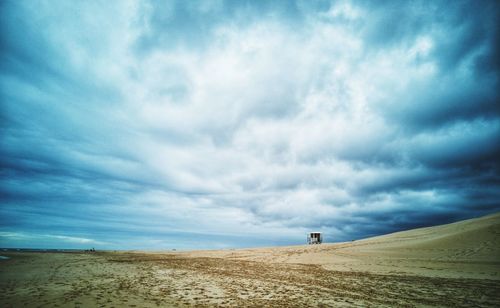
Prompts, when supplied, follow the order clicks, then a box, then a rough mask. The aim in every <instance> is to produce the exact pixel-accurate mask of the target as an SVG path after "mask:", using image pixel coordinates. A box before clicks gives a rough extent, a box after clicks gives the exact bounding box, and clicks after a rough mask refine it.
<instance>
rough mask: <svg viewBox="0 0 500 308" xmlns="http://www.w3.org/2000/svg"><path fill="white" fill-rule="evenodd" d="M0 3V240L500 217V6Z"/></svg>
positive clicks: (251, 240) (101, 242)
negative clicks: (499, 22)
mask: <svg viewBox="0 0 500 308" xmlns="http://www.w3.org/2000/svg"><path fill="white" fill-rule="evenodd" d="M0 5H1V18H0V23H1V24H0V26H1V27H0V60H1V61H0V89H1V93H0V98H1V106H0V119H1V123H0V134H1V135H0V155H1V157H2V159H1V161H0V177H1V184H0V201H1V206H0V246H13V247H14V246H15V247H21V246H31V247H34V246H37V245H38V246H44V247H60V246H67V247H87V246H89V245H93V246H96V247H108V248H151V249H161V248H176V247H177V248H196V247H200V248H201V247H203V248H209V247H229V246H232V247H237V246H257V245H274V244H294V243H301V242H302V241H303V238H304V234H305V232H307V231H308V230H310V229H315V230H320V231H323V232H325V234H326V238H327V239H328V240H330V241H337V240H351V239H358V238H362V237H366V236H371V235H377V234H382V233H387V232H392V231H397V230H404V229H410V228H414V227H421V226H428V225H434V224H440V223H447V222H451V221H455V220H458V219H465V218H470V217H475V216H479V215H483V214H487V213H491V212H495V211H498V210H499V209H500V203H499V202H498V200H499V197H500V196H499V190H498V184H499V183H500V167H499V160H498V158H497V157H500V142H499V141H498V140H500V104H499V95H498V88H499V76H498V72H499V62H498V61H499V60H498V59H499V58H500V56H499V38H498V37H499V35H498V29H499V28H500V27H499V26H498V20H499V18H498V17H499V15H500V12H499V8H500V6H499V5H498V3H497V2H495V1H474V2H473V1H455V2H452V3H450V2H445V1H442V2H441V1H433V2H423V1H408V2H405V1H383V2H381V1H377V2H366V1H333V2H330V1H313V2H310V1H290V2H284V1H236V2H235V1H200V2H183V1H163V2H156V1H152V2H143V1H141V2H136V1H120V2H118V1H117V2H98V1H97V2H85V3H78V4H75V3H71V4H69V3H66V2H64V1H61V2H38V1H32V2H14V1H4V2H2V3H1V4H0ZM270 234H271V236H270ZM180 242H182V243H183V244H180Z"/></svg>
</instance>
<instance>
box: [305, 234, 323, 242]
mask: <svg viewBox="0 0 500 308" xmlns="http://www.w3.org/2000/svg"><path fill="white" fill-rule="evenodd" d="M322 242H323V235H322V234H321V232H310V233H309V234H308V235H307V243H308V244H309V245H312V244H321V243H322Z"/></svg>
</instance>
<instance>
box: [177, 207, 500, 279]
mask: <svg viewBox="0 0 500 308" xmlns="http://www.w3.org/2000/svg"><path fill="white" fill-rule="evenodd" d="M183 255H185V256H189V257H211V258H227V259H235V260H248V261H259V262H271V263H300V264H318V265H321V266H323V267H324V268H326V269H331V270H348V271H368V272H373V273H390V274H418V275H424V276H437V277H468V278H488V279H500V213H497V214H494V215H489V216H485V217H481V218H476V219H469V220H465V221H460V222H456V223H452V224H447V225H441V226H435V227H428V228H420V229H414V230H409V231H403V232H397V233H392V234H388V235H383V236H377V237H372V238H368V239H364V240H358V241H353V242H347V243H337V244H322V245H303V246H291V247H276V248H256V249H242V250H233V251H228V250H222V251H221V250H219V251H193V252H186V253H184V254H183Z"/></svg>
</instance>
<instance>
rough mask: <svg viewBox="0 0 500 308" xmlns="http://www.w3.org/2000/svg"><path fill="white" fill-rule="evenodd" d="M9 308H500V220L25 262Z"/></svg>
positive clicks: (42, 256) (3, 283) (2, 302)
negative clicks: (252, 245)
mask: <svg viewBox="0 0 500 308" xmlns="http://www.w3.org/2000/svg"><path fill="white" fill-rule="evenodd" d="M2 255H4V256H8V257H10V259H7V260H1V261H0V292H1V294H2V296H1V297H0V306H1V307H22V306H25V307H165V306H166V307H171V306H175V307H182V306H222V307H235V306H253V307H262V306H267V307H269V306H271V307H273V306H274V307H318V306H319V307H321V306H335V307H338V306H353V305H354V306H447V307H470V306H480V307H500V258H499V256H500V215H499V214H496V215H491V216H486V217H483V218H479V219H473V220H467V221H463V222H458V223H455V224H450V225H444V226H438V227H432V228H423V229H416V230H411V231H406V232H400V233H394V234H390V235H386V236H381V237H375V238H370V239H366V240H362V241H354V242H349V243H340V244H323V245H311V246H307V245H304V246H291V247H279V248H258V249H242V250H217V251H215V250H214V251H192V252H181V253H177V252H176V253H167V252H155V253H152V252H148V253H146V252H98V253H41V252H40V253H27V252H23V253H15V252H4V253H2Z"/></svg>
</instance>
